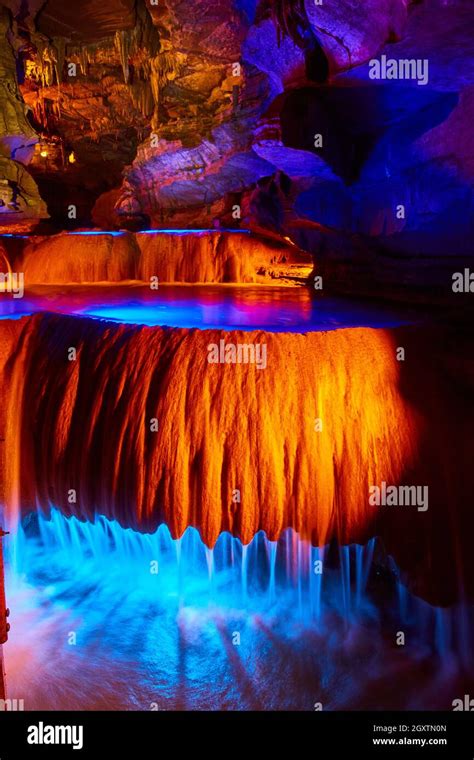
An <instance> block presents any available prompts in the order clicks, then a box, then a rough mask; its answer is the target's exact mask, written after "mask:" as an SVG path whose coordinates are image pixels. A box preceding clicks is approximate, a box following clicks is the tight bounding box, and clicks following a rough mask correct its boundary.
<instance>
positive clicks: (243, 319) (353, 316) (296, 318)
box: [0, 285, 418, 332]
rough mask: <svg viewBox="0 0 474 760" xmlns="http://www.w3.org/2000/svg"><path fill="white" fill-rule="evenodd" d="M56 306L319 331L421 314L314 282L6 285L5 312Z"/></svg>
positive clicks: (110, 316)
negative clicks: (14, 290)
mask: <svg viewBox="0 0 474 760" xmlns="http://www.w3.org/2000/svg"><path fill="white" fill-rule="evenodd" d="M37 312H53V313H58V314H70V315H76V316H87V317H92V318H97V319H99V318H100V319H106V320H111V321H114V322H120V323H126V324H139V325H167V326H171V327H187V328H192V327H197V328H200V329H211V328H220V329H223V330H231V329H240V330H255V329H263V330H267V331H269V332H313V331H319V330H336V329H338V328H342V327H394V326H396V325H400V324H408V323H412V322H414V321H416V320H417V319H418V317H417V315H416V313H415V312H414V311H413V310H410V309H408V310H407V309H401V308H400V307H397V306H385V305H380V304H378V303H375V302H366V301H364V302H362V301H354V300H349V299H344V298H333V297H326V296H321V295H315V294H313V293H312V291H311V290H310V289H309V288H288V287H278V286H267V287H262V286H255V287H254V286H237V285H236V286H234V285H226V286H222V285H192V286H190V285H160V287H159V290H156V291H153V290H150V288H149V287H148V286H143V285H126V286H124V285H107V286H96V285H94V286H82V285H81V286H69V287H61V288H58V287H57V286H41V287H39V286H38V287H35V288H34V289H33V290H29V291H27V292H25V294H24V297H23V298H13V296H12V295H11V294H9V293H0V319H19V318H20V317H23V316H27V315H31V314H35V313H37Z"/></svg>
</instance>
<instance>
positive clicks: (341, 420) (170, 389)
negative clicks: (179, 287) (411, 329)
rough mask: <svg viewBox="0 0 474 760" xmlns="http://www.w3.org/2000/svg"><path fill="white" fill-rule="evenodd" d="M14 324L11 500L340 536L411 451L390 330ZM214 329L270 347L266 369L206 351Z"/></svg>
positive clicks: (244, 533) (152, 519) (205, 531)
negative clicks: (219, 359)
mask: <svg viewBox="0 0 474 760" xmlns="http://www.w3.org/2000/svg"><path fill="white" fill-rule="evenodd" d="M0 329H1V330H2V331H3V329H4V328H3V325H2V326H1V328H0ZM9 329H11V328H9ZM16 329H17V330H18V331H19V334H18V336H17V337H18V343H17V345H16V348H13V344H12V350H11V353H10V356H9V358H8V361H7V362H6V365H5V367H4V370H3V372H2V373H1V374H2V378H3V382H4V386H5V389H6V396H7V424H6V434H5V437H6V442H5V446H6V450H7V451H8V452H9V457H8V461H7V464H6V480H5V483H6V497H7V503H8V504H9V505H10V510H11V511H13V512H14V511H15V510H16V509H19V506H20V504H21V505H22V507H23V508H28V507H33V506H35V505H36V504H38V505H39V506H41V507H42V508H43V509H46V510H47V509H48V507H49V505H51V504H54V505H55V506H57V507H59V508H61V510H62V511H63V512H65V513H67V514H68V513H74V514H77V515H79V516H82V517H88V518H91V517H92V516H93V514H94V513H96V512H101V513H104V514H106V515H108V516H110V517H114V518H116V519H117V520H119V521H120V522H121V523H122V524H124V525H128V526H133V527H135V528H138V529H140V530H145V531H150V530H153V529H154V528H155V527H156V526H157V525H158V524H159V523H161V522H165V523H166V524H167V525H168V527H169V528H170V530H171V532H172V534H173V535H174V536H175V537H178V536H180V535H182V533H183V532H184V530H185V529H186V528H187V527H188V526H189V525H192V526H195V527H197V528H198V529H199V530H200V532H201V535H202V537H203V539H204V540H205V541H206V542H207V543H208V545H209V546H212V545H213V544H214V543H215V541H216V539H217V537H218V536H219V534H220V533H221V532H222V531H230V532H232V533H233V534H234V535H236V536H239V537H240V538H241V539H242V540H243V542H244V543H248V542H249V541H250V540H251V539H252V537H253V536H254V535H255V533H256V532H257V531H259V530H264V531H266V533H267V535H268V536H269V538H270V539H277V538H278V537H279V536H280V534H281V532H282V531H283V530H284V529H285V528H287V527H293V528H295V529H296V530H297V531H298V532H299V533H300V534H301V535H302V536H303V537H306V538H309V539H311V540H312V541H313V543H315V544H316V543H318V544H320V545H323V544H326V543H327V542H328V540H329V539H330V538H332V537H333V536H336V537H338V538H339V540H340V541H341V542H343V543H349V542H352V541H357V540H362V539H364V538H366V537H367V536H368V535H370V526H371V524H372V523H373V521H374V519H375V515H374V507H373V506H370V504H369V487H370V486H371V485H372V484H378V483H381V482H382V481H386V482H388V483H397V482H399V480H400V477H401V476H402V474H403V472H404V470H405V468H406V467H407V466H408V465H409V464H410V462H411V459H412V458H413V457H414V454H415V452H416V445H417V425H416V423H415V418H414V413H413V412H412V409H411V407H410V405H409V403H408V402H407V401H405V400H404V399H403V398H402V396H401V394H400V391H399V388H398V380H399V365H398V362H397V361H396V356H395V346H394V343H393V339H392V338H391V336H390V332H389V331H384V330H373V329H365V328H361V329H346V330H338V331H335V332H327V333H309V334H306V335H299V334H275V333H265V332H252V333H248V332H245V333H244V332H237V331H231V332H225V333H224V332H222V331H220V330H209V331H199V330H185V329H167V328H159V327H155V328H145V327H143V328H140V327H134V326H123V325H119V326H112V325H110V324H109V325H104V324H102V323H100V322H95V321H92V320H77V319H74V318H70V317H58V316H52V315H43V316H41V315H36V316H34V317H29V318H26V319H23V320H21V322H19V323H17V327H16ZM223 338H225V342H226V344H234V345H236V346H237V345H239V344H241V345H242V344H254V345H255V346H257V345H259V346H261V347H263V346H265V351H266V367H265V368H263V367H262V368H260V369H259V368H258V366H257V364H238V363H237V364H234V363H232V364H220V363H215V364H211V363H209V356H210V350H209V346H210V345H211V344H216V345H219V342H220V341H221V340H222V339H223ZM71 347H74V348H75V350H76V352H77V359H76V360H75V361H74V360H73V361H69V360H68V352H69V350H70V348H71ZM20 410H21V412H20ZM318 420H319V422H318ZM321 428H322V429H321ZM72 490H74V491H75V493H76V497H75V501H74V499H72V500H71V492H72Z"/></svg>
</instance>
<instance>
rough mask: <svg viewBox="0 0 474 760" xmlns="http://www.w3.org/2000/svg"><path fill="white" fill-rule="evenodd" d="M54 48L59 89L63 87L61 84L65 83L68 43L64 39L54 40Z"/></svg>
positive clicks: (56, 38)
mask: <svg viewBox="0 0 474 760" xmlns="http://www.w3.org/2000/svg"><path fill="white" fill-rule="evenodd" d="M53 43H54V47H55V48H56V66H55V70H56V80H57V83H58V87H59V86H60V85H61V82H62V81H63V68H64V61H65V58H66V41H65V40H64V38H63V37H55V38H54V39H53Z"/></svg>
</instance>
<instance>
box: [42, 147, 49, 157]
mask: <svg viewBox="0 0 474 760" xmlns="http://www.w3.org/2000/svg"><path fill="white" fill-rule="evenodd" d="M48 155H49V153H48V151H47V150H46V148H42V149H41V150H40V156H41V158H48Z"/></svg>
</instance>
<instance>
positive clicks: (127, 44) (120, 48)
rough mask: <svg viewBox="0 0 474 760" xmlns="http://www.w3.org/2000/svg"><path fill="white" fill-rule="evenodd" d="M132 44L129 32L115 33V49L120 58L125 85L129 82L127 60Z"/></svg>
mask: <svg viewBox="0 0 474 760" xmlns="http://www.w3.org/2000/svg"><path fill="white" fill-rule="evenodd" d="M131 42H132V33H131V32H129V31H120V32H115V49H116V50H117V52H118V54H119V56H120V63H121V64H122V71H123V78H124V81H125V84H128V83H129V80H130V67H129V63H128V59H129V56H130V48H131Z"/></svg>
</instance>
